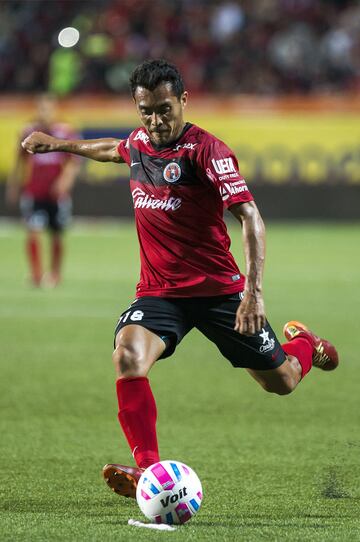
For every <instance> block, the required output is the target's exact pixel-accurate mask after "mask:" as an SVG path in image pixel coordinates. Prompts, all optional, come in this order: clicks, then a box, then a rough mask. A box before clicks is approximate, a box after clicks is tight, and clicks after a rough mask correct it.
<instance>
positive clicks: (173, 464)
mask: <svg viewBox="0 0 360 542" xmlns="http://www.w3.org/2000/svg"><path fill="white" fill-rule="evenodd" d="M170 465H171V468H172V470H173V471H174V474H175V476H176V478H177V479H178V480H181V474H180V471H179V469H178V466H177V464H176V463H170Z"/></svg>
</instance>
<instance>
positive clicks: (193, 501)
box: [189, 499, 200, 512]
mask: <svg viewBox="0 0 360 542" xmlns="http://www.w3.org/2000/svg"><path fill="white" fill-rule="evenodd" d="M189 503H190V504H191V506H192V507H193V509H194V510H195V512H196V511H197V510H199V508H200V505H199V504H198V503H197V502H196V500H195V499H191V500H190V501H189Z"/></svg>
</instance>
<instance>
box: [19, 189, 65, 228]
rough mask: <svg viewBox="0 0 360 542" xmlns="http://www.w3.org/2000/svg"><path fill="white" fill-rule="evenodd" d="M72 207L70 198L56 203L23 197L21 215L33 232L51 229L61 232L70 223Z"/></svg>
mask: <svg viewBox="0 0 360 542" xmlns="http://www.w3.org/2000/svg"><path fill="white" fill-rule="evenodd" d="M71 207H72V205H71V199H70V198H69V197H66V198H63V199H61V200H59V201H58V202H56V201H51V200H38V199H34V198H32V197H31V196H28V195H23V196H22V197H21V200H20V210H21V214H22V216H23V218H24V220H25V222H26V224H27V225H28V227H29V228H31V229H32V230H43V229H49V230H51V231H53V232H61V231H62V230H63V229H64V228H65V227H66V226H67V225H68V223H69V221H70V217H71Z"/></svg>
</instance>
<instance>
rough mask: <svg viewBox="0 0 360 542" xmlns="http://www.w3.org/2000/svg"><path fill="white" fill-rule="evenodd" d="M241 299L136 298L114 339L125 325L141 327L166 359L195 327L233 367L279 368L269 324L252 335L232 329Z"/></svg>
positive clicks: (276, 344) (282, 356)
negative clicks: (158, 341)
mask: <svg viewBox="0 0 360 542" xmlns="http://www.w3.org/2000/svg"><path fill="white" fill-rule="evenodd" d="M241 299H242V294H241V293H237V294H231V295H222V296H214V297H196V298H194V297H192V298H169V297H168V298H162V297H139V298H137V299H135V301H134V302H133V303H132V304H131V305H130V307H129V308H128V309H127V310H126V311H124V312H123V313H122V315H121V316H120V318H119V320H118V322H117V325H116V329H115V337H116V335H117V333H118V332H119V330H120V329H121V328H123V327H124V326H126V325H129V324H138V325H141V326H143V327H145V328H146V329H149V330H150V331H152V332H153V333H156V335H158V336H159V337H161V339H162V340H163V341H164V342H165V344H166V348H165V351H164V353H163V354H162V356H161V358H167V357H169V356H171V354H172V353H173V352H174V351H175V348H176V346H177V345H178V344H179V343H180V341H181V340H182V339H183V337H184V336H185V335H186V334H187V333H188V332H189V331H190V330H191V329H192V328H194V327H195V328H196V329H198V330H199V331H201V333H203V334H204V335H205V337H207V338H208V339H210V341H212V342H213V343H215V344H216V346H217V347H218V349H219V350H220V352H221V354H222V355H223V356H224V357H225V358H226V359H228V360H229V361H230V363H231V364H232V365H233V366H234V367H247V368H250V369H258V370H267V369H275V368H276V367H279V366H280V365H281V364H282V363H283V362H284V361H285V359H286V356H285V353H284V351H283V349H282V348H281V345H280V343H279V341H278V340H277V338H276V335H275V333H274V332H273V330H272V329H271V327H270V324H269V323H268V322H266V325H265V326H264V327H263V328H262V330H261V331H260V332H259V333H256V334H255V335H251V336H246V335H241V334H240V333H238V332H237V331H235V330H234V325H235V315H236V311H237V309H238V307H239V303H240V302H241Z"/></svg>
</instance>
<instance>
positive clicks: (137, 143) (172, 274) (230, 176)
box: [118, 123, 253, 297]
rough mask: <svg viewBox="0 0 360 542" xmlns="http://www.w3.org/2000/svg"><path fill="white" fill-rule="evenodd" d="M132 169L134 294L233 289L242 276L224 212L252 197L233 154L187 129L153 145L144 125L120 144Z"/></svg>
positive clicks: (185, 294)
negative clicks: (137, 268) (136, 254)
mask: <svg viewBox="0 0 360 542" xmlns="http://www.w3.org/2000/svg"><path fill="white" fill-rule="evenodd" d="M118 152H119V154H120V155H121V156H122V158H123V159H124V160H125V162H126V163H127V164H128V165H129V166H130V187H131V192H132V197H133V202H134V209H135V220H136V227H137V232H138V237H139V242H140V259H141V274H140V281H139V283H138V285H137V296H138V297H139V296H146V295H149V296H164V297H196V296H215V295H223V294H231V293H234V292H239V291H241V290H242V289H243V287H244V276H243V275H242V274H240V271H239V269H238V267H237V265H236V263H235V260H234V258H233V256H232V254H231V253H230V251H229V248H230V238H229V236H228V234H227V230H226V226H225V223H224V220H223V209H224V207H225V208H227V207H229V206H231V205H233V204H235V203H243V202H247V201H251V200H252V199H253V197H252V195H251V194H250V192H249V190H248V188H247V186H246V183H245V181H244V179H243V177H242V176H241V174H240V173H239V170H238V163H237V160H236V158H235V156H234V154H233V153H232V151H231V150H230V149H229V148H228V147H227V146H226V145H225V144H224V143H223V142H222V141H220V140H219V139H217V138H216V137H214V136H213V135H211V134H209V133H208V132H206V131H205V130H202V129H201V128H199V127H198V126H195V125H193V124H189V123H188V124H186V126H185V128H184V131H183V132H182V134H181V136H180V138H179V139H178V140H177V141H176V142H173V143H172V144H171V145H170V146H168V147H161V148H156V147H155V146H154V145H153V144H152V143H151V142H150V139H149V137H148V135H147V133H146V131H145V129H144V128H138V129H136V130H134V131H133V132H132V133H131V134H130V136H129V138H128V139H127V140H124V141H122V142H121V143H120V144H119V146H118Z"/></svg>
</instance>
